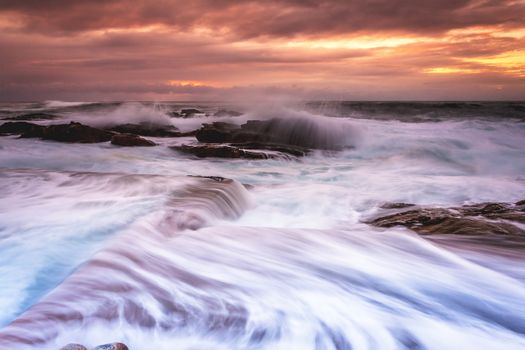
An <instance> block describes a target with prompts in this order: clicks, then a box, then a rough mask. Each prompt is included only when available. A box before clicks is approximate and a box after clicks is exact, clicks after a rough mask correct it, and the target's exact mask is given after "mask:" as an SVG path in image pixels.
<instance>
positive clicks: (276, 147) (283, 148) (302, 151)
mask: <svg viewBox="0 0 525 350" xmlns="http://www.w3.org/2000/svg"><path fill="white" fill-rule="evenodd" d="M230 146H232V147H238V148H242V149H248V150H250V149H251V150H267V151H275V152H280V153H286V154H290V155H292V156H294V157H304V156H306V155H307V154H308V153H309V152H310V150H309V149H307V148H304V147H299V146H292V145H280V144H273V143H262V142H243V143H231V144H230Z"/></svg>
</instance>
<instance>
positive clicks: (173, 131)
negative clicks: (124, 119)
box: [107, 123, 181, 137]
mask: <svg viewBox="0 0 525 350" xmlns="http://www.w3.org/2000/svg"><path fill="white" fill-rule="evenodd" d="M107 130H110V131H116V132H119V133H123V134H135V135H140V136H152V137H178V136H181V133H179V131H178V129H177V128H176V127H175V126H173V125H159V124H153V123H140V124H122V125H116V126H113V127H110V128H107Z"/></svg>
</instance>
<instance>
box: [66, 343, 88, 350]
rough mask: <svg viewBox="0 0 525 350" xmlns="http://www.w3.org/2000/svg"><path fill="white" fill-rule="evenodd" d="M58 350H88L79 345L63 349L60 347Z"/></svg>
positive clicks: (68, 345)
mask: <svg viewBox="0 0 525 350" xmlns="http://www.w3.org/2000/svg"><path fill="white" fill-rule="evenodd" d="M60 350H88V349H87V348H86V347H85V346H84V345H80V344H67V345H66V346H64V347H61V348H60Z"/></svg>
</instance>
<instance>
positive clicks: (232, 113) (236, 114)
mask: <svg viewBox="0 0 525 350" xmlns="http://www.w3.org/2000/svg"><path fill="white" fill-rule="evenodd" d="M241 115H242V113H241V112H237V111H231V110H227V109H219V110H218V111H217V112H215V113H214V114H213V116H214V117H239V116H241Z"/></svg>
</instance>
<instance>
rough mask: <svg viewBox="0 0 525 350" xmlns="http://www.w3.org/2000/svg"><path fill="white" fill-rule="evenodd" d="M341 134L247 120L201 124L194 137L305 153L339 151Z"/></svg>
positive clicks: (301, 122) (295, 122)
mask: <svg viewBox="0 0 525 350" xmlns="http://www.w3.org/2000/svg"><path fill="white" fill-rule="evenodd" d="M342 134H343V133H342V131H341V130H337V132H335V133H334V131H333V130H331V129H328V128H323V127H322V126H320V124H319V122H316V121H313V120H310V119H299V118H292V119H290V120H287V119H286V118H283V119H278V118H274V119H269V120H249V121H247V122H246V123H244V124H242V125H240V126H239V125H236V124H230V123H224V122H215V123H211V124H203V126H202V127H201V128H200V129H199V130H198V131H197V133H196V135H195V136H196V137H197V140H199V141H200V142H207V143H226V142H228V143H252V142H256V143H272V144H281V145H291V146H298V147H303V148H309V149H322V150H334V151H335V150H341V149H343V148H344V147H345V145H344V142H343V140H342V139H341V138H342Z"/></svg>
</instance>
